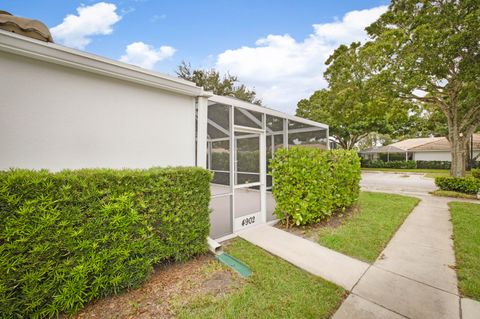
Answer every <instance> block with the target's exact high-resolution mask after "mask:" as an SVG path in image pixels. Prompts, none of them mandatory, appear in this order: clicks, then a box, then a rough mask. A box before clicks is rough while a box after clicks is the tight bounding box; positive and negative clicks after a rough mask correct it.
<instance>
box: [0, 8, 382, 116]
mask: <svg viewBox="0 0 480 319" xmlns="http://www.w3.org/2000/svg"><path fill="white" fill-rule="evenodd" d="M386 5H388V1H384V0H362V1H353V0H350V1H340V0H338V1H323V0H322V1H320V0H317V1H313V0H303V1H282V0H277V1H266V0H265V1H259V0H257V1H251V0H244V1H227V0H223V1H222V0H210V1H182V0H179V1H154V0H119V1H109V0H105V1H104V2H101V1H89V0H85V1H51V0H50V1H22V0H19V1H3V0H0V9H3V10H6V11H9V12H11V13H12V14H15V15H19V16H24V17H29V18H35V19H38V20H41V21H42V22H44V23H45V24H46V25H47V26H48V27H50V28H51V30H52V33H53V35H54V40H55V42H57V43H60V44H63V45H66V46H70V47H74V48H77V49H81V50H84V51H87V52H91V53H95V54H98V55H101V56H106V57H109V58H111V59H115V60H118V59H122V60H123V61H124V62H128V63H132V64H137V65H140V66H142V67H146V68H149V69H153V70H156V71H160V72H163V73H168V74H173V73H174V69H175V67H176V66H177V65H178V64H179V63H180V62H181V61H182V60H185V61H189V62H191V64H192V66H194V67H200V68H210V67H215V68H217V69H219V70H221V71H222V72H227V71H230V72H231V73H232V74H236V75H238V76H239V78H240V80H242V81H243V82H245V83H246V84H247V85H249V86H251V87H255V89H256V90H257V91H258V94H259V95H260V97H261V98H263V100H264V102H265V104H267V105H269V106H272V107H275V108H278V109H281V110H283V111H287V112H289V113H293V112H294V110H295V105H296V102H297V101H298V99H300V98H305V97H308V96H309V95H310V94H311V93H313V92H314V91H315V90H316V89H319V88H322V87H325V85H326V84H325V81H324V80H323V76H322V74H323V71H324V70H325V66H324V60H325V59H326V58H327V57H328V55H329V54H331V52H332V51H333V49H334V48H335V47H337V46H338V45H339V44H341V43H350V42H351V41H360V40H365V39H366V35H365V33H364V32H363V29H364V27H365V26H366V25H368V24H370V23H371V22H373V21H374V20H375V19H376V18H377V17H378V16H379V15H380V14H381V13H382V12H384V11H385V10H386ZM79 10H80V11H79ZM82 10H83V11H82ZM68 15H73V16H71V17H69V18H67V19H66V17H67V16H68ZM129 46H130V47H129Z"/></svg>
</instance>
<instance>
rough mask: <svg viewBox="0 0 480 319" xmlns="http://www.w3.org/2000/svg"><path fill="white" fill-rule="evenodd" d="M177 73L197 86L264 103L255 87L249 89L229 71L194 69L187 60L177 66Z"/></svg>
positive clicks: (248, 100)
mask: <svg viewBox="0 0 480 319" xmlns="http://www.w3.org/2000/svg"><path fill="white" fill-rule="evenodd" d="M175 73H177V76H178V77H180V78H182V79H185V80H188V81H192V82H194V83H195V84H196V85H197V86H200V87H203V88H204V89H205V90H207V91H211V92H213V93H214V94H217V95H223V96H231V97H235V98H237V99H240V100H243V101H247V102H250V103H253V104H257V105H262V101H261V100H260V99H258V98H257V93H256V92H255V90H254V89H253V90H252V89H249V88H247V87H246V86H245V85H244V84H240V83H239V81H238V78H237V77H236V76H234V75H231V74H229V73H227V74H225V75H223V76H222V75H221V74H220V72H218V71H217V70H215V69H210V70H203V69H192V66H191V65H190V63H186V62H182V63H181V64H180V65H179V66H178V67H177V70H176V71H175Z"/></svg>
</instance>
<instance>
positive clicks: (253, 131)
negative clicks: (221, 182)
mask: <svg viewBox="0 0 480 319" xmlns="http://www.w3.org/2000/svg"><path fill="white" fill-rule="evenodd" d="M262 117H265V115H264V114H263V115H262ZM262 126H263V128H261V129H258V128H251V127H246V126H240V125H233V130H232V132H233V134H232V135H233V148H232V152H231V153H232V154H233V164H234V165H233V171H232V174H231V176H233V178H234V180H235V177H236V176H237V174H238V173H239V172H238V170H237V162H238V160H237V158H236V154H237V139H242V138H248V137H250V138H251V137H258V139H259V161H260V163H259V167H260V171H259V174H260V175H259V176H260V180H259V181H258V182H254V183H245V184H236V183H233V197H232V199H233V205H232V207H231V208H232V214H233V216H232V217H233V218H232V220H233V232H234V233H236V232H238V231H240V230H243V229H246V228H249V227H253V226H255V225H258V224H259V223H264V222H266V220H267V209H266V173H267V172H266V134H265V119H264V118H263V119H262ZM237 132H242V133H249V135H241V136H236V135H235V133H237ZM255 186H258V187H259V192H260V211H258V212H251V213H250V214H248V215H245V216H241V217H237V216H236V212H235V200H236V196H235V192H236V191H237V190H240V189H245V188H250V187H255ZM251 218H254V221H252V222H251V223H249V224H247V225H245V226H242V227H240V225H241V222H242V220H243V221H244V220H248V219H251Z"/></svg>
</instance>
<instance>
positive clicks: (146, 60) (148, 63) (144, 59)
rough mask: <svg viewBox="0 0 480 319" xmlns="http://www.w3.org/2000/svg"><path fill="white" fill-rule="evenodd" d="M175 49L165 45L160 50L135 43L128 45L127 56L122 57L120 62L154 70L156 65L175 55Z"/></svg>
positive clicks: (141, 43)
mask: <svg viewBox="0 0 480 319" xmlns="http://www.w3.org/2000/svg"><path fill="white" fill-rule="evenodd" d="M175 51H176V50H175V49H174V48H172V47H170V46H166V45H163V46H161V47H160V48H158V49H155V48H154V47H153V46H151V45H148V44H145V43H143V42H133V43H131V44H129V45H127V48H126V50H125V54H124V55H122V56H121V57H120V61H122V62H126V63H130V64H135V65H138V66H140V67H142V68H145V69H153V67H154V66H155V64H156V63H157V62H159V61H162V60H164V59H166V58H169V57H171V56H172V55H173V54H174V53H175Z"/></svg>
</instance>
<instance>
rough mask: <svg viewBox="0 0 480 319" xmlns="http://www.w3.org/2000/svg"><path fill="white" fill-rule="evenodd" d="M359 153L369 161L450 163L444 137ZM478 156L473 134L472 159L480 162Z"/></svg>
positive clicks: (477, 142)
mask: <svg viewBox="0 0 480 319" xmlns="http://www.w3.org/2000/svg"><path fill="white" fill-rule="evenodd" d="M469 147H470V143H469ZM359 153H360V156H362V158H364V159H370V160H383V161H393V160H413V161H447V162H451V161H452V154H451V151H450V142H449V141H448V140H447V139H446V138H445V137H427V138H411V139H407V140H403V141H400V142H397V143H393V144H390V145H385V146H380V147H374V148H369V149H366V150H363V151H361V152H359ZM479 154H480V134H473V157H474V158H475V157H477V161H480V158H479V157H480V156H479Z"/></svg>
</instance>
